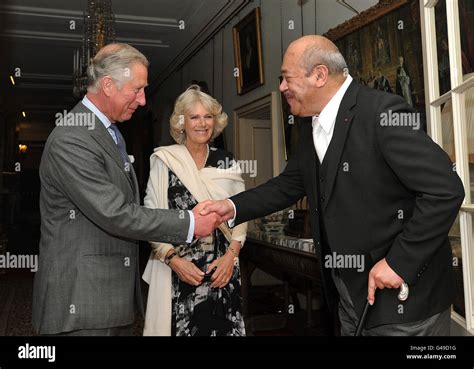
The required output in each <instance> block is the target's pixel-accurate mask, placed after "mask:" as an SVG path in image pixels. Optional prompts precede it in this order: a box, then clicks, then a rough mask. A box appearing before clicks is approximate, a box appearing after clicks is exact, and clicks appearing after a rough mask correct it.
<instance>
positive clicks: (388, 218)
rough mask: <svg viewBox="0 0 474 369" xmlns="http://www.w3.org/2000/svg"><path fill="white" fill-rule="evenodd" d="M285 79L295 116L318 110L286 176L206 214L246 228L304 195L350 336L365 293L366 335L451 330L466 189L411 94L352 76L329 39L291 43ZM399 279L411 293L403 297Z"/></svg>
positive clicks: (329, 291)
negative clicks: (454, 247)
mask: <svg viewBox="0 0 474 369" xmlns="http://www.w3.org/2000/svg"><path fill="white" fill-rule="evenodd" d="M282 75H283V79H282V83H281V85H280V90H281V91H282V92H283V93H284V94H285V97H286V99H287V100H288V103H289V105H290V107H291V112H292V113H293V114H294V115H298V116H300V117H312V118H310V119H309V122H306V123H304V124H302V128H301V129H302V132H301V136H300V137H301V139H300V143H299V146H298V149H297V150H296V153H295V155H294V156H293V157H292V158H290V160H289V162H288V165H287V167H286V168H285V170H284V171H283V173H281V174H280V175H279V176H278V177H275V178H273V179H271V180H270V181H268V182H267V183H265V184H262V185H261V186H258V187H256V188H254V189H251V190H248V191H245V192H243V193H240V194H238V195H236V196H233V197H231V198H230V199H229V200H230V201H229V200H222V201H216V202H207V203H206V204H205V208H204V210H202V211H201V214H203V215H205V214H206V213H208V212H212V211H215V212H217V213H219V214H220V215H221V216H222V217H223V219H229V220H230V224H231V225H232V223H233V224H240V223H242V222H246V221H248V220H250V219H254V218H258V217H262V216H264V215H267V214H270V213H273V212H275V211H277V210H280V209H284V208H286V207H288V206H291V205H292V204H293V203H295V202H296V201H297V200H298V199H300V198H301V197H303V196H305V195H306V196H307V197H308V200H309V211H310V214H311V228H312V233H313V238H314V242H315V245H316V250H317V254H318V255H320V256H321V257H320V258H319V260H320V266H321V270H322V280H323V285H324V291H325V296H326V300H327V303H328V306H329V307H330V309H332V310H333V311H335V307H336V305H335V303H336V302H337V295H339V305H338V313H339V319H340V321H341V334H342V335H352V334H353V333H354V331H355V329H356V326H357V323H358V319H359V316H360V313H361V312H362V310H363V307H364V305H365V303H366V301H367V299H368V300H369V303H370V304H371V305H373V306H372V308H371V311H370V314H369V316H368V320H367V322H366V325H365V329H364V331H363V332H362V334H363V335H377V336H378V335H449V329H450V306H451V303H452V300H453V291H454V288H453V286H454V278H453V270H452V254H451V246H450V243H449V240H448V231H449V229H450V227H451V225H452V224H453V222H454V220H455V218H456V215H457V213H458V210H459V208H460V205H461V203H462V201H463V198H464V189H463V185H462V183H461V181H460V179H459V177H458V176H457V174H456V172H455V171H454V170H453V166H452V163H451V161H450V160H449V158H448V156H447V155H446V153H445V152H444V151H443V150H442V149H441V148H440V147H439V146H438V145H437V144H435V143H434V142H433V141H432V140H431V138H430V137H429V136H428V135H426V133H425V132H424V131H423V130H421V129H420V122H419V116H418V115H417V113H415V112H414V111H413V109H412V108H411V107H410V106H408V104H407V103H406V102H405V100H404V99H402V98H401V97H399V96H396V95H392V94H388V93H385V92H381V91H377V90H374V89H370V88H368V87H365V86H362V85H360V84H358V83H357V82H355V81H352V78H351V76H350V75H349V74H348V73H347V67H346V63H345V61H344V58H343V56H342V55H341V54H340V52H339V50H338V49H337V47H336V46H335V45H334V44H333V43H332V42H331V41H329V40H328V39H326V38H324V37H322V36H305V37H303V38H301V39H298V40H296V41H295V42H293V43H292V44H291V45H290V46H289V48H288V50H287V52H286V54H285V57H284V60H283V65H282ZM311 121H312V122H311ZM203 205H204V204H203ZM354 260H359V261H362V263H357V265H354V263H353V261H354ZM341 261H342V262H341ZM403 283H407V284H408V286H409V289H410V295H409V297H408V299H407V300H406V301H404V302H401V301H399V299H398V298H397V294H398V288H399V287H400V286H401V285H402V284H403ZM376 289H378V291H377V294H376V295H375V290H376ZM374 302H375V303H374Z"/></svg>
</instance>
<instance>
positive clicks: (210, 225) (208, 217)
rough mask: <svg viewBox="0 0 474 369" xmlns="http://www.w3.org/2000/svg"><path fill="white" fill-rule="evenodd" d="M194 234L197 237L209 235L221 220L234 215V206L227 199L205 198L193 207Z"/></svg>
mask: <svg viewBox="0 0 474 369" xmlns="http://www.w3.org/2000/svg"><path fill="white" fill-rule="evenodd" d="M193 214H194V235H195V236H196V237H197V238H202V237H206V236H209V235H210V234H211V233H212V232H213V231H214V230H215V229H216V228H217V227H218V226H219V225H220V224H221V223H222V222H225V221H227V220H229V219H232V218H233V217H234V207H233V206H232V203H231V202H230V201H228V200H220V201H212V200H206V201H203V202H201V203H199V204H197V205H196V206H195V207H194V209H193Z"/></svg>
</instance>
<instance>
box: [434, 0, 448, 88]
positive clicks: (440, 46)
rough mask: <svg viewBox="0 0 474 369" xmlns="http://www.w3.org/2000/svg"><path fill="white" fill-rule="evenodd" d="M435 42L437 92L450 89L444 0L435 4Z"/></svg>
mask: <svg viewBox="0 0 474 369" xmlns="http://www.w3.org/2000/svg"><path fill="white" fill-rule="evenodd" d="M435 19H436V43H437V50H438V73H439V94H440V95H443V94H444V93H446V92H448V91H449V90H450V89H451V80H450V78H451V73H450V71H449V50H448V23H447V21H446V1H445V0H443V1H438V3H437V4H436V6H435Z"/></svg>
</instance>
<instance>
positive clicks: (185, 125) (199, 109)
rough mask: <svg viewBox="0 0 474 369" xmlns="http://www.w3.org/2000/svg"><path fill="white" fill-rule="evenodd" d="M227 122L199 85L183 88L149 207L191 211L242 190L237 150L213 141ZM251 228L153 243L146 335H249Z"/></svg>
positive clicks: (159, 155) (160, 152)
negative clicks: (243, 256) (247, 250)
mask: <svg viewBox="0 0 474 369" xmlns="http://www.w3.org/2000/svg"><path fill="white" fill-rule="evenodd" d="M226 125H227V114H226V113H225V112H223V111H222V106H221V105H220V104H219V103H218V102H217V101H216V100H215V99H214V98H212V97H211V96H209V95H207V94H205V93H203V92H202V91H201V90H200V88H199V87H198V86H195V85H194V86H191V87H190V88H188V89H187V90H186V91H185V92H184V93H183V94H181V96H179V97H178V99H177V100H176V104H175V108H174V112H173V115H172V116H171V118H170V132H171V136H172V137H173V138H174V140H175V141H176V142H177V144H176V145H171V146H165V147H159V148H157V149H155V152H154V153H153V155H152V156H151V159H150V178H149V180H148V186H147V191H146V192H147V193H146V197H145V206H147V207H149V208H165V209H166V208H173V209H181V210H183V211H187V210H192V208H193V207H194V206H195V205H197V203H199V202H201V201H204V200H207V199H225V198H228V197H230V196H232V195H233V194H236V193H238V192H241V191H243V190H244V189H245V188H244V181H243V179H242V176H241V173H240V170H239V169H238V165H237V163H236V162H235V160H234V158H233V157H232V155H231V154H230V153H228V152H227V151H225V150H220V149H216V148H212V147H210V146H209V142H211V141H212V140H213V139H214V138H215V137H217V136H218V135H219V134H220V133H221V132H222V131H223V129H224V128H225V126H226ZM246 231H247V226H246V224H243V225H240V226H237V227H235V228H234V229H233V230H230V229H229V228H228V227H227V226H226V225H225V224H223V225H221V226H220V227H219V228H218V229H216V230H215V231H214V233H213V234H211V235H210V236H209V237H205V238H201V239H196V240H194V241H193V242H192V243H191V244H186V245H171V244H163V243H156V242H152V243H151V245H152V248H153V250H152V252H151V255H150V259H149V261H148V264H147V267H146V270H145V273H144V275H143V279H144V280H145V281H146V282H147V283H148V284H149V285H150V286H149V292H148V302H147V310H146V317H145V328H144V335H145V336H242V335H245V327H244V322H243V317H242V312H241V295H240V268H239V262H238V255H239V252H240V249H241V247H242V246H243V244H244V241H245V237H246Z"/></svg>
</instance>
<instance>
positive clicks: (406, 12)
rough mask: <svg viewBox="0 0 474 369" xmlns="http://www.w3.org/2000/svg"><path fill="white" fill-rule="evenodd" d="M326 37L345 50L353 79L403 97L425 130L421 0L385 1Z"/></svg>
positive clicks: (344, 53)
mask: <svg viewBox="0 0 474 369" xmlns="http://www.w3.org/2000/svg"><path fill="white" fill-rule="evenodd" d="M324 36H326V37H328V38H329V39H330V40H332V41H333V42H334V43H335V44H336V45H337V47H338V48H339V50H340V51H341V53H342V54H343V55H344V57H345V59H346V62H347V67H348V69H349V73H350V75H351V76H352V77H353V78H354V79H356V80H357V81H359V83H361V84H363V85H366V86H369V87H372V88H375V89H379V90H382V91H385V92H389V93H394V94H398V95H400V96H401V97H403V98H404V99H405V100H406V102H407V103H408V104H409V105H411V106H412V107H413V108H415V109H416V110H417V111H418V112H420V115H421V122H422V128H423V129H425V130H426V124H425V91H424V79H423V63H422V62H421V61H422V60H423V58H422V44H421V26H420V5H419V1H418V0H381V1H380V2H379V3H378V4H377V5H375V6H373V7H372V8H369V9H367V10H366V11H364V12H362V13H360V14H359V15H357V16H355V17H353V18H351V19H349V20H348V21H346V22H344V23H342V24H341V25H339V26H337V27H336V28H333V29H330V30H329V31H328V32H326V33H325V34H324Z"/></svg>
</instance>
